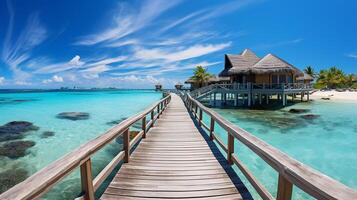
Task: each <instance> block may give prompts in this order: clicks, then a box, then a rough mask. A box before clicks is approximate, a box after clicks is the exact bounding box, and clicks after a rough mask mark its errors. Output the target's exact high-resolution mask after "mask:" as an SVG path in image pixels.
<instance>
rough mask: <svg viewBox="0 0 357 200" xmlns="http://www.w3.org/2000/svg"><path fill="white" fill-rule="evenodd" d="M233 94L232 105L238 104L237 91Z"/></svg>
mask: <svg viewBox="0 0 357 200" xmlns="http://www.w3.org/2000/svg"><path fill="white" fill-rule="evenodd" d="M234 95H235V96H234V97H235V98H234V106H238V93H235V94H234Z"/></svg>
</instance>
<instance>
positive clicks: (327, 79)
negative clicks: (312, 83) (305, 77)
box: [317, 67, 347, 88]
mask: <svg viewBox="0 0 357 200" xmlns="http://www.w3.org/2000/svg"><path fill="white" fill-rule="evenodd" d="M346 79H347V78H346V76H345V74H344V73H343V71H342V70H341V69H338V68H337V67H331V68H329V69H327V70H321V71H320V73H319V75H318V79H317V83H319V84H321V85H322V86H324V87H326V88H339V87H344V86H345V84H346Z"/></svg>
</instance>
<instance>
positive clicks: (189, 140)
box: [101, 94, 248, 200]
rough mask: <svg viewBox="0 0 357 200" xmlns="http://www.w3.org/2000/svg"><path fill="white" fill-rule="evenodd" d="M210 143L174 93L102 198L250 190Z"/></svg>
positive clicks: (229, 194) (217, 195) (209, 195)
mask: <svg viewBox="0 0 357 200" xmlns="http://www.w3.org/2000/svg"><path fill="white" fill-rule="evenodd" d="M212 146H213V144H211V145H210V144H209V142H208V141H207V140H206V139H205V138H204V137H203V135H202V134H201V133H200V131H199V130H198V129H197V127H196V126H195V124H194V122H193V121H192V119H191V117H190V115H189V113H188V112H187V110H186V108H185V106H184V103H183V102H182V100H181V99H180V97H178V96H177V95H175V94H172V100H171V102H170V104H169V106H168V108H167V109H166V110H165V111H164V113H163V114H162V115H161V116H160V119H159V120H158V122H157V123H156V124H155V125H154V127H153V128H151V129H150V131H149V132H148V134H147V137H146V139H143V140H142V141H141V142H140V144H139V145H138V147H137V148H136V149H135V151H134V152H133V154H132V155H131V156H130V161H129V163H125V164H124V165H123V166H122V167H121V169H120V170H119V171H118V173H117V174H116V175H115V177H114V179H113V180H112V182H111V183H110V185H109V186H108V188H107V189H106V190H105V192H104V194H103V195H102V197H101V199H104V200H105V199H108V200H109V199H128V200H132V199H139V200H140V199H196V200H200V199H208V200H209V199H243V198H242V195H241V193H242V192H239V191H243V193H248V191H247V190H246V188H245V187H244V185H243V184H242V183H241V182H240V180H239V178H238V177H237V176H236V174H235V173H234V172H233V170H232V169H231V167H230V166H229V165H228V164H227V161H226V160H225V158H224V157H223V156H222V155H221V156H217V154H220V153H219V150H218V149H212ZM222 163H223V164H222ZM228 174H230V175H228ZM232 174H233V175H232ZM243 196H244V195H243Z"/></svg>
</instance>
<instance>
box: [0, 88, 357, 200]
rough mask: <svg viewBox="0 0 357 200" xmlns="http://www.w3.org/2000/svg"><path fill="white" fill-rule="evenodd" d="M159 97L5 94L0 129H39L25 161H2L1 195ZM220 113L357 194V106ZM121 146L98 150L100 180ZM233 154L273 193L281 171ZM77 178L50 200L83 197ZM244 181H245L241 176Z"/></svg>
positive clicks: (245, 153)
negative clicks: (68, 115) (75, 115)
mask: <svg viewBox="0 0 357 200" xmlns="http://www.w3.org/2000/svg"><path fill="white" fill-rule="evenodd" d="M161 97H162V94H161V93H159V92H155V91H151V90H109V91H73V92H13V93H6V92H2V93H0V126H1V125H4V124H6V123H8V122H11V121H27V122H31V123H33V125H34V126H37V127H38V128H39V129H38V130H33V131H29V132H27V133H25V135H24V138H22V139H20V141H33V142H35V145H34V146H32V147H30V148H28V149H27V150H26V151H25V153H24V155H23V156H20V157H18V158H8V157H7V156H0V189H1V190H5V189H6V187H7V186H8V185H10V184H12V183H13V182H16V181H20V180H22V179H23V178H26V177H27V176H29V175H31V174H33V173H35V172H36V171H38V170H40V169H41V168H43V167H44V166H46V165H47V164H49V163H51V162H53V161H54V160H56V159H58V158H59V157H61V156H63V155H64V154H66V153H68V152H70V151H71V150H73V149H75V148H76V147H78V146H79V145H81V144H83V143H85V142H87V141H89V140H90V139H93V138H95V137H97V136H98V135H100V134H102V133H103V132H104V131H105V130H107V129H109V128H110V127H111V126H113V123H111V122H113V121H120V120H123V119H125V118H126V117H129V116H131V115H133V114H135V113H137V112H139V111H141V110H143V109H144V108H147V107H148V106H150V105H151V104H152V103H154V102H155V101H157V100H159V99H160V98H161ZM291 108H304V109H308V112H307V113H302V114H294V113H289V112H288V111H289V109H291ZM215 110H216V111H217V112H218V113H220V114H221V115H223V116H224V117H226V118H227V119H228V120H230V121H232V122H233V123H235V124H237V125H239V126H241V127H242V128H244V129H246V130H248V131H249V132H251V133H252V134H254V135H255V136H257V137H259V138H261V139H263V140H265V141H266V142H268V143H269V144H271V145H273V146H275V147H277V148H279V149H281V150H282V151H283V152H285V153H287V154H289V155H290V156H292V157H294V158H295V159H297V160H299V161H301V162H303V163H305V164H308V165H310V166H312V167H313V168H315V169H317V170H319V171H321V172H323V173H325V174H327V175H329V176H331V177H332V178H334V179H337V180H338V181H340V182H342V183H344V184H346V185H348V186H350V187H352V188H357V175H356V174H357V153H356V152H357V120H356V113H357V103H356V102H329V101H313V102H310V103H298V104H295V105H292V106H289V107H286V108H284V109H282V110H269V111H262V110H247V109H218V108H216V109H215ZM61 112H85V113H89V118H88V119H84V120H76V121H73V120H68V119H59V118H57V117H56V115H57V114H59V113H61ZM304 114H315V115H317V117H316V118H315V119H304V118H303V117H302V115H304ZM206 120H207V118H206ZM207 123H208V122H207ZM45 131H51V132H53V133H54V135H53V136H51V135H49V136H46V137H44V135H43V133H44V132H45ZM218 133H219V135H220V136H221V138H222V139H223V140H224V141H226V137H227V136H226V134H225V133H224V132H223V131H222V130H219V128H218ZM15 141H16V140H15ZM5 143H6V142H0V154H1V150H3V149H1V146H3V145H4V144H5ZM121 148H122V147H121V145H120V143H118V142H116V141H113V142H112V143H111V144H110V145H108V146H107V147H106V148H104V149H103V150H102V151H100V152H98V153H97V154H96V155H95V156H94V157H93V171H94V175H95V174H97V173H98V172H99V171H100V170H101V169H102V168H103V167H104V166H105V165H106V164H107V163H108V162H109V161H110V160H111V158H112V157H113V156H114V155H115V154H116V153H117V152H118V151H119V150H120V149H121ZM235 148H236V149H235V152H236V154H237V155H238V156H239V158H240V159H242V160H243V162H244V163H245V164H246V166H248V168H249V169H250V170H251V171H252V172H253V173H254V175H255V176H256V177H257V178H258V179H259V180H260V181H261V182H262V183H263V184H264V185H265V186H266V187H267V189H268V190H269V191H270V192H271V193H272V194H273V195H275V194H276V189H277V187H276V185H277V177H278V175H277V173H276V172H274V170H273V169H272V168H270V167H269V166H268V165H267V164H265V163H264V161H263V160H261V159H260V158H259V157H258V156H256V155H255V154H254V153H253V152H251V151H250V150H249V149H247V148H245V147H244V145H242V144H240V143H238V142H237V144H236V145H235ZM237 171H238V170H237ZM78 174H79V172H78V170H75V171H74V172H73V173H72V174H71V175H70V176H69V177H68V178H66V179H64V180H63V181H61V182H60V183H59V184H58V185H57V186H56V187H55V188H54V189H52V190H51V191H50V192H49V193H48V194H47V195H46V196H45V197H44V198H45V199H73V198H74V197H75V196H76V195H77V194H78V193H79V191H80V181H79V176H78ZM13 175H16V176H13ZM9 177H11V178H9ZM240 177H242V179H243V181H244V182H246V183H247V181H246V180H245V179H244V178H243V175H240ZM4 180H6V182H5V181H4ZM247 186H248V188H249V190H250V191H251V193H252V195H253V196H254V198H257V199H259V198H258V195H257V194H256V193H255V191H254V189H252V187H251V186H249V184H248V183H247ZM294 192H295V197H296V198H295V199H306V198H308V196H307V195H306V194H304V193H303V192H301V191H299V190H297V189H296V188H294Z"/></svg>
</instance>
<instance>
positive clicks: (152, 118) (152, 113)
mask: <svg viewBox="0 0 357 200" xmlns="http://www.w3.org/2000/svg"><path fill="white" fill-rule="evenodd" d="M150 126H151V127H154V110H152V111H151V125H150Z"/></svg>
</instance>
